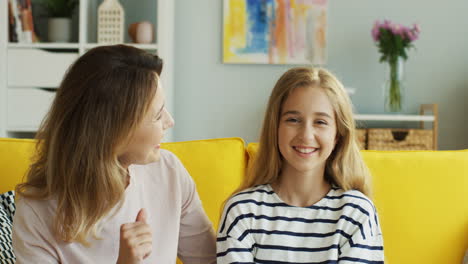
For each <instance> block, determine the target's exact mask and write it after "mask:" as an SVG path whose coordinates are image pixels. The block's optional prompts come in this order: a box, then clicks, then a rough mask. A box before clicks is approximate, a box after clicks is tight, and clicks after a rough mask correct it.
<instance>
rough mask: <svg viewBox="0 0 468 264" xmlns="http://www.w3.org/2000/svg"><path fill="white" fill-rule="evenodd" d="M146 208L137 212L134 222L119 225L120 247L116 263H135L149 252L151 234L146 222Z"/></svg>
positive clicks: (150, 248) (151, 240)
mask: <svg viewBox="0 0 468 264" xmlns="http://www.w3.org/2000/svg"><path fill="white" fill-rule="evenodd" d="M146 217H147V216H146V210H145V209H141V210H140V211H139V212H138V215H137V217H136V220H135V222H133V223H127V224H123V225H121V226H120V248H119V258H118V260H117V264H137V263H140V262H141V261H142V260H143V259H145V258H147V257H148V256H149V255H150V254H151V250H152V248H153V246H152V244H153V236H152V234H151V227H150V226H149V225H148V224H147V223H146Z"/></svg>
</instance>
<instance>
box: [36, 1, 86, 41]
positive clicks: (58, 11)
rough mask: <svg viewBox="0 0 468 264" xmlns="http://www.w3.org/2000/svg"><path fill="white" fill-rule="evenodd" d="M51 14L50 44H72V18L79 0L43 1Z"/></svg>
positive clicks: (49, 21)
mask: <svg viewBox="0 0 468 264" xmlns="http://www.w3.org/2000/svg"><path fill="white" fill-rule="evenodd" d="M42 4H43V5H44V7H45V8H46V9H47V11H48V13H49V19H48V39H49V41H50V42H70V40H71V16H72V14H73V11H74V10H75V7H76V6H77V5H78V0H42Z"/></svg>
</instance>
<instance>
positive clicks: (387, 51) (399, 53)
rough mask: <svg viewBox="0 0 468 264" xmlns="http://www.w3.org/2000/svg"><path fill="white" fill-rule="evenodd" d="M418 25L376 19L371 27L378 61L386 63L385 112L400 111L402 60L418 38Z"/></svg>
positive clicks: (402, 92) (401, 101) (401, 103)
mask: <svg viewBox="0 0 468 264" xmlns="http://www.w3.org/2000/svg"><path fill="white" fill-rule="evenodd" d="M419 33H420V28H419V25H417V24H414V25H413V27H405V26H403V25H400V24H395V23H392V22H390V21H388V20H385V21H384V22H383V23H381V22H379V21H376V22H375V25H374V27H373V28H372V38H373V39H374V41H375V43H376V45H377V48H378V49H379V52H380V53H381V57H380V62H385V63H387V64H388V70H387V80H386V81H385V83H384V96H385V110H386V111H387V112H396V113H398V112H401V111H402V110H403V101H404V91H403V90H404V84H403V72H404V69H403V66H404V64H403V62H404V61H405V60H406V59H408V53H407V50H408V49H409V48H412V47H414V45H413V42H414V41H415V40H417V39H418V37H419Z"/></svg>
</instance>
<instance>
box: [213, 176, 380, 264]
mask: <svg viewBox="0 0 468 264" xmlns="http://www.w3.org/2000/svg"><path fill="white" fill-rule="evenodd" d="M383 262H384V253H383V240H382V233H381V231H380V226H379V220H378V216H377V212H376V209H375V207H374V204H373V203H372V201H371V200H370V199H369V198H367V197H366V196H365V195H364V194H362V193H361V192H359V191H355V190H352V191H346V192H345V191H343V190H342V189H338V188H332V189H331V190H330V191H329V192H328V193H327V195H326V196H325V197H324V198H322V199H321V200H320V201H318V202H317V203H315V204H314V205H312V206H308V207H295V206H291V205H288V204H286V203H285V202H283V201H282V200H281V198H280V197H279V196H278V195H277V194H276V193H275V192H274V191H273V189H272V188H271V186H270V185H268V184H267V185H259V186H256V187H252V188H250V189H247V190H245V191H243V192H240V193H238V194H236V195H234V196H233V197H231V198H230V199H229V200H228V202H227V203H226V205H225V207H224V211H223V216H222V219H221V222H220V224H219V229H218V238H217V263H218V264H223V263H272V264H275V263H277V264H283V263H323V264H325V263H327V264H328V263H330V264H331V263H340V264H342V263H343V264H345V263H383Z"/></svg>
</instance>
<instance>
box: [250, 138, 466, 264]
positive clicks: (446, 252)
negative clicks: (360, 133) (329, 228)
mask: <svg viewBox="0 0 468 264" xmlns="http://www.w3.org/2000/svg"><path fill="white" fill-rule="evenodd" d="M257 149H258V144H257V143H250V144H249V145H248V146H247V151H248V154H249V165H251V162H252V160H253V159H254V158H255V155H256V153H257ZM362 155H363V158H364V161H365V162H366V165H367V166H368V167H369V169H370V171H371V174H372V189H373V197H372V200H373V201H374V203H375V206H376V208H377V212H378V214H379V219H380V224H381V228H382V233H383V238H384V251H385V259H386V260H385V263H390V264H414V263H424V264H440V263H462V260H463V256H464V254H465V251H466V250H467V249H468V193H467V192H468V151H363V152H362Z"/></svg>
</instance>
